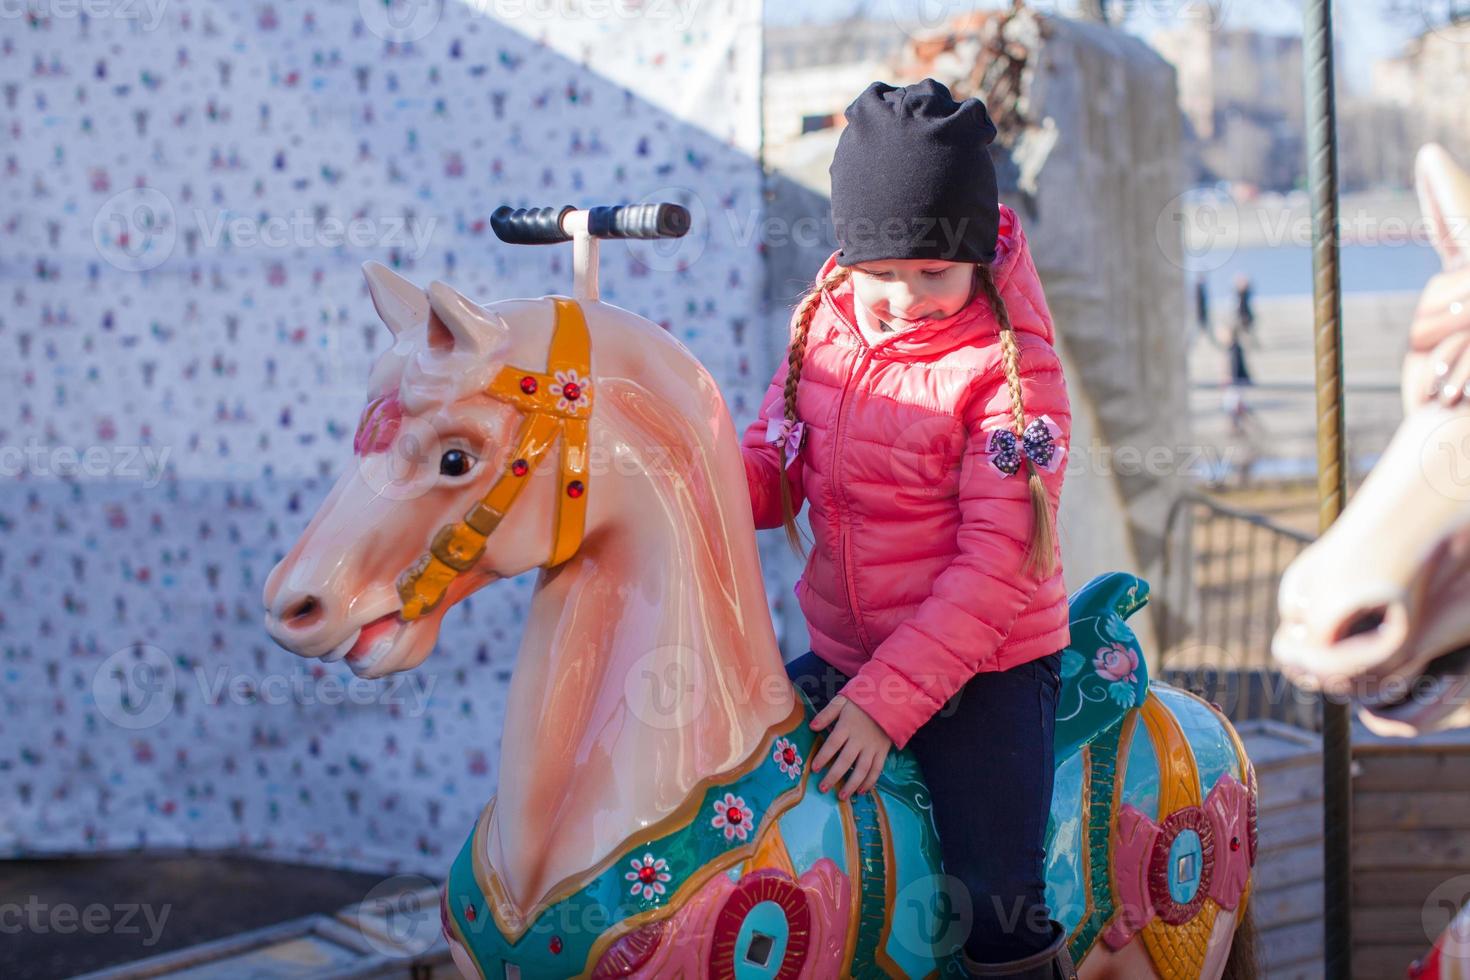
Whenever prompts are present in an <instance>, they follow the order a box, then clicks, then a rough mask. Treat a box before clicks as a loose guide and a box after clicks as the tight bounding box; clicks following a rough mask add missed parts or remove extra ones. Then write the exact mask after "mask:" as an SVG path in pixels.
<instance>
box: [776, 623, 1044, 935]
mask: <svg viewBox="0 0 1470 980" xmlns="http://www.w3.org/2000/svg"><path fill="white" fill-rule="evenodd" d="M1061 669H1062V654H1061V651H1060V650H1059V651H1057V652H1056V653H1052V654H1048V655H1047V656H1044V657H1041V658H1039V659H1037V660H1033V661H1030V662H1029V663H1024V664H1019V665H1017V666H1015V667H1012V668H1011V669H1010V670H1003V671H985V672H982V673H979V674H976V675H975V676H974V677H973V678H971V679H970V680H969V682H968V683H966V684H965V686H964V687H962V688H961V689H960V690H959V691H958V692H957V693H956V694H955V696H954V697H952V698H950V700H949V701H948V702H947V703H946V704H945V705H944V707H942V708H941V709H940V710H939V711H938V712H937V713H936V714H935V715H934V716H933V717H932V718H930V719H929V721H927V722H925V723H924V725H923V726H922V727H921V728H920V729H919V730H918V731H917V732H915V733H914V736H913V738H911V739H909V743H908V748H909V749H911V750H913V753H914V756H915V757H916V759H917V760H918V763H919V768H920V770H921V771H922V772H923V774H924V781H925V782H926V783H927V784H928V786H929V795H930V797H931V800H932V802H933V806H934V824H935V827H936V828H937V830H938V831H939V841H940V849H941V851H942V852H943V856H944V870H945V873H946V874H948V875H951V876H953V877H954V878H956V879H958V885H960V886H963V888H964V889H965V890H966V891H967V892H968V894H969V899H970V902H969V905H970V910H971V912H972V914H973V924H972V926H971V928H970V933H969V939H968V940H967V941H966V942H965V951H966V952H967V953H969V955H970V957H971V958H972V959H975V960H978V961H979V962H982V963H1003V962H1006V961H1009V960H1015V959H1021V958H1022V957H1025V956H1029V955H1030V954H1032V953H1036V952H1039V951H1041V950H1042V949H1045V948H1046V946H1047V945H1048V943H1049V942H1050V941H1051V939H1052V933H1051V926H1050V922H1049V919H1050V915H1051V912H1050V910H1049V909H1048V908H1047V907H1046V877H1045V876H1046V870H1045V863H1046V819H1047V815H1048V814H1049V813H1050V812H1051V798H1052V781H1053V775H1054V773H1053V765H1054V761H1055V746H1054V739H1055V733H1056V718H1057V692H1058V690H1059V689H1060V687H1061ZM786 673H787V675H788V676H790V678H791V680H792V683H794V684H796V685H797V686H798V687H800V688H801V689H802V690H803V691H805V692H806V695H807V697H809V698H810V699H811V701H812V704H813V705H815V706H816V708H817V710H818V711H820V710H821V709H822V708H823V707H824V706H825V705H826V704H827V702H828V701H830V700H831V699H832V697H833V695H835V694H836V693H837V692H838V690H839V689H840V688H841V687H842V685H844V684H846V683H847V681H848V678H847V677H846V676H845V675H844V674H843V673H842V672H841V671H839V670H838V669H837V668H836V667H833V666H832V665H831V664H829V663H827V662H826V661H825V660H823V659H822V658H820V657H818V656H817V655H816V654H815V653H812V652H811V651H808V652H806V653H805V654H802V655H801V656H800V657H797V658H796V659H795V660H793V661H791V662H790V663H789V664H787V665H786ZM830 730H831V729H828V731H830ZM829 768H830V763H829ZM843 785H845V782H844V784H843ZM949 885H950V887H955V886H956V882H953V881H951V882H950V883H949ZM953 897H954V896H952V898H953ZM954 907H955V908H956V910H957V911H958V910H959V909H960V908H962V906H961V905H956V906H954Z"/></svg>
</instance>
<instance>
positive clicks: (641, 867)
mask: <svg viewBox="0 0 1470 980" xmlns="http://www.w3.org/2000/svg"><path fill="white" fill-rule="evenodd" d="M628 863H629V864H631V865H632V866H633V870H632V871H625V872H623V877H624V878H625V879H627V880H628V881H631V882H632V883H633V887H632V888H630V889H629V890H628V894H630V895H639V896H642V897H643V898H653V897H654V896H655V895H662V894H664V893H665V892H666V891H667V889H665V888H664V882H666V881H669V880H671V879H672V878H673V876H672V875H670V874H669V870H668V869H669V864H668V862H667V861H665V860H664V859H663V858H655V857H654V856H653V853H652V852H651V851H645V852H643V856H642V857H641V858H633V859H632V860H631V861H629V862H628Z"/></svg>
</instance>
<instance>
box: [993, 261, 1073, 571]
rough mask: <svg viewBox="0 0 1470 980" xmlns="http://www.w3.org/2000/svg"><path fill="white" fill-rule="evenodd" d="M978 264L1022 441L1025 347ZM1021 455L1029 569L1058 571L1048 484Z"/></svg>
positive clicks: (1014, 420)
mask: <svg viewBox="0 0 1470 980" xmlns="http://www.w3.org/2000/svg"><path fill="white" fill-rule="evenodd" d="M975 268H976V271H977V274H978V275H979V278H980V285H981V287H982V288H983V289H984V290H985V298H986V299H987V300H989V301H990V308H991V309H992V310H994V311H995V319H996V323H997V325H998V327H999V329H1000V353H1001V363H1002V364H1003V365H1004V366H1005V372H1006V387H1008V388H1009V389H1010V391H1011V419H1012V421H1013V422H1014V423H1015V426H1016V439H1017V440H1018V441H1020V440H1021V439H1022V438H1023V437H1024V435H1025V432H1026V410H1025V406H1023V405H1022V404H1021V367H1020V365H1021V350H1020V348H1019V347H1018V346H1017V345H1016V331H1015V329H1014V328H1012V326H1011V317H1010V314H1009V312H1008V311H1007V310H1006V304H1005V300H1004V299H1002V298H1001V295H1000V290H999V289H998V288H997V287H996V285H995V276H994V275H993V274H992V273H991V271H990V266H988V265H984V264H981V265H977V266H976V267H975ZM1021 458H1022V459H1023V460H1024V461H1025V463H1026V472H1027V474H1028V478H1027V483H1028V485H1029V486H1030V489H1031V516H1032V521H1031V535H1030V538H1029V539H1028V540H1027V542H1026V564H1025V570H1026V572H1027V574H1040V575H1043V576H1049V575H1051V574H1052V572H1054V571H1056V564H1057V562H1056V525H1055V524H1054V523H1053V521H1052V516H1051V506H1050V503H1049V501H1048V499H1047V495H1046V484H1044V483H1042V482H1041V474H1040V473H1038V472H1037V470H1036V464H1035V463H1034V462H1032V461H1031V457H1029V456H1027V455H1026V454H1025V453H1024V452H1023V453H1022V454H1021Z"/></svg>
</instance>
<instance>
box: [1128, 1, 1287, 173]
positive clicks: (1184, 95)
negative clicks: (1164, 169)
mask: <svg viewBox="0 0 1470 980" xmlns="http://www.w3.org/2000/svg"><path fill="white" fill-rule="evenodd" d="M1149 40H1150V43H1151V44H1152V45H1153V47H1154V49H1155V50H1156V51H1158V52H1159V54H1160V55H1162V56H1163V58H1164V60H1165V61H1168V62H1169V63H1170V64H1171V65H1173V66H1174V69H1175V71H1176V72H1178V76H1179V82H1178V84H1179V107H1180V110H1181V111H1182V112H1183V114H1184V119H1185V123H1186V129H1185V137H1186V141H1187V145H1188V147H1189V150H1190V154H1189V155H1190V160H1189V164H1190V166H1191V168H1192V170H1193V174H1192V176H1193V178H1194V181H1195V182H1206V181H1211V180H1231V181H1241V182H1245V183H1249V184H1255V185H1257V186H1259V187H1262V188H1268V189H1275V190H1285V189H1289V188H1291V187H1294V186H1296V185H1297V184H1298V183H1299V181H1300V179H1301V177H1302V174H1303V169H1304V153H1305V134H1306V101H1305V95H1304V91H1303V85H1302V41H1301V38H1299V37H1290V36H1282V35H1275V34H1263V33H1261V32H1259V31H1251V30H1227V29H1224V28H1223V27H1222V26H1220V24H1219V23H1218V20H1217V18H1216V17H1215V16H1213V15H1212V14H1210V13H1208V12H1202V13H1200V14H1199V15H1197V16H1192V17H1185V18H1182V19H1181V20H1180V22H1179V23H1178V24H1177V25H1176V26H1172V27H1169V28H1167V29H1165V30H1162V31H1159V32H1158V33H1156V34H1154V35H1153V36H1152V37H1151V38H1150V39H1149Z"/></svg>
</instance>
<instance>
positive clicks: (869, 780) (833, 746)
mask: <svg viewBox="0 0 1470 980" xmlns="http://www.w3.org/2000/svg"><path fill="white" fill-rule="evenodd" d="M834 719H836V721H837V725H836V727H834V728H833V729H832V733H831V734H830V735H828V736H827V740H826V742H824V743H823V744H822V748H821V750H820V751H818V752H817V757H816V758H815V759H813V760H812V771H813V772H820V771H821V770H822V767H823V766H825V765H826V764H827V763H828V762H830V761H832V757H833V756H836V757H837V764H836V765H834V766H833V767H832V771H831V772H829V773H827V776H826V778H825V779H823V780H822V785H821V790H822V792H823V793H825V792H827V791H828V790H830V789H831V788H832V786H833V785H834V784H835V783H836V782H837V781H838V780H839V779H841V778H842V776H843V774H845V773H846V772H847V771H848V770H849V769H851V770H852V775H851V776H849V777H848V779H847V782H846V784H845V785H844V786H843V787H842V792H840V793H838V794H837V795H838V796H839V797H841V798H842V799H844V800H845V799H847V798H848V797H850V796H852V794H853V793H866V792H867V791H868V790H870V789H872V788H873V787H874V786H875V785H877V783H878V775H879V773H881V772H882V771H883V762H884V760H886V759H887V758H888V750H889V749H891V748H893V740H892V739H890V738H889V737H888V733H887V732H885V731H884V730H883V729H882V728H881V727H880V726H879V724H878V723H877V722H876V721H874V720H873V719H872V716H870V715H869V714H868V713H867V712H866V711H864V710H863V709H862V708H859V707H858V706H857V705H855V704H853V703H852V702H851V701H849V700H847V698H845V697H843V696H842V695H840V694H839V695H837V696H836V697H834V698H833V699H832V700H831V701H829V702H828V703H827V707H825V708H823V709H822V710H821V711H820V712H818V714H817V716H816V717H815V718H813V719H812V731H814V732H819V731H821V730H822V729H824V728H826V727H827V726H828V725H830V724H832V721H833V720H834Z"/></svg>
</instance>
